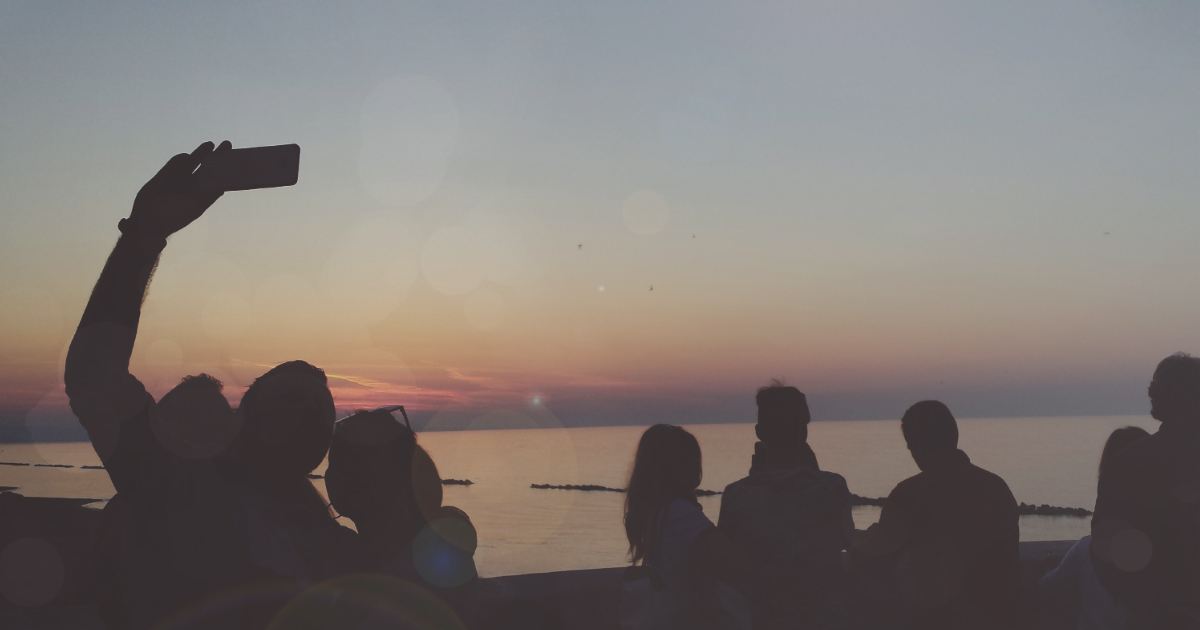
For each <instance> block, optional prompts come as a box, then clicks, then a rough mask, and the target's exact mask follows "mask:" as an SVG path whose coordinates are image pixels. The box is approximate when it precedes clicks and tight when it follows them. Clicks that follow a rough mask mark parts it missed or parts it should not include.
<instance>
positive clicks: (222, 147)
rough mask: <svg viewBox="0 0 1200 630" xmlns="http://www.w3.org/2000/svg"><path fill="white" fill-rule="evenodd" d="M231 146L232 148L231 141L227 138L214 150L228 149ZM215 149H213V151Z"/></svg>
mask: <svg viewBox="0 0 1200 630" xmlns="http://www.w3.org/2000/svg"><path fill="white" fill-rule="evenodd" d="M232 148H233V143H231V142H230V141H228V140H224V141H222V142H221V144H219V145H217V148H216V151H228V150H230V149H232ZM216 151H214V153H215V152H216Z"/></svg>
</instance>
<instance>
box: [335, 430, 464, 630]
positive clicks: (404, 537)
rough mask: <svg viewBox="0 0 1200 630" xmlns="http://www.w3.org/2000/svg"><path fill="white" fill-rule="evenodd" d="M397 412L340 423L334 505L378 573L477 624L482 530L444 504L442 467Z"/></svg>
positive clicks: (458, 511) (336, 450)
mask: <svg viewBox="0 0 1200 630" xmlns="http://www.w3.org/2000/svg"><path fill="white" fill-rule="evenodd" d="M391 409H394V408H389V407H383V408H379V409H374V410H371V411H359V412H357V413H354V414H353V415H350V416H348V417H346V418H344V419H342V420H340V421H339V422H338V423H337V428H336V430H335V431H334V437H333V443H332V445H331V446H330V448H329V467H328V469H326V471H325V488H326V490H328V492H329V499H330V502H331V504H332V505H333V508H334V509H336V510H337V511H338V513H339V514H341V515H342V516H345V517H347V518H349V519H350V520H352V521H354V525H355V527H357V528H358V533H359V536H360V537H361V538H362V540H363V541H364V542H365V543H366V545H367V546H368V548H369V549H370V550H371V551H372V553H373V554H374V556H375V560H376V565H375V570H376V571H378V572H381V573H386V574H388V575H392V576H395V577H398V578H401V579H404V580H407V581H409V582H411V583H413V584H416V585H418V586H420V587H422V588H423V589H425V590H427V591H429V592H431V593H433V594H435V595H437V596H438V597H439V598H440V599H442V600H443V601H444V602H445V603H446V604H448V605H449V606H450V607H451V608H452V609H453V610H454V611H455V612H456V613H458V615H459V617H460V618H463V621H464V622H471V621H473V618H472V613H474V612H475V610H474V609H475V608H477V606H476V605H475V604H476V602H475V595H476V583H477V580H476V573H475V561H474V558H473V555H474V553H475V548H476V544H477V538H476V533H475V528H474V526H472V524H471V520H470V519H469V518H468V517H467V515H466V514H465V513H464V512H463V511H462V510H459V509H458V508H455V507H450V506H443V505H442V480H441V478H440V477H439V475H438V470H437V466H436V465H435V464H434V462H433V459H432V458H430V457H429V454H428V453H427V452H426V451H425V449H423V448H421V446H420V445H419V444H417V438H416V434H415V433H413V431H412V430H411V429H410V428H409V427H407V426H406V425H404V424H401V423H399V422H397V421H396V419H395V418H394V417H393V416H392V414H391Z"/></svg>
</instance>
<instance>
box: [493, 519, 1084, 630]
mask: <svg viewBox="0 0 1200 630" xmlns="http://www.w3.org/2000/svg"><path fill="white" fill-rule="evenodd" d="M1074 544H1075V541H1073V540H1055V541H1044V542H1023V543H1021V571H1022V577H1023V578H1024V580H1025V586H1026V593H1027V595H1028V596H1029V597H1030V601H1031V602H1032V601H1033V599H1032V595H1033V587H1034V586H1035V585H1036V584H1037V579H1038V578H1039V577H1041V575H1042V573H1043V572H1045V570H1046V568H1047V565H1049V566H1053V565H1051V564H1049V563H1050V562H1054V563H1057V562H1058V561H1059V560H1061V559H1062V557H1063V555H1064V554H1066V552H1067V551H1068V550H1069V549H1070V548H1071V546H1072V545H1074ZM623 571H624V569H623V568H613V569H589V570H583V571H559V572H555V573H535V574H531V575H510V576H505V577H497V578H488V579H484V580H480V582H481V591H482V593H481V596H482V600H483V601H482V603H483V606H484V607H485V609H487V610H488V612H489V613H492V614H494V613H495V612H496V611H499V610H503V609H504V608H505V607H506V606H507V607H511V608H516V607H517V606H518V605H519V606H522V607H527V608H529V609H532V610H534V611H536V612H530V613H526V614H527V615H528V617H529V619H530V620H531V621H533V623H534V625H533V626H532V627H545V628H563V629H569V630H614V629H616V628H618V623H617V606H618V604H619V603H620V600H621V574H622V572H623ZM1066 616H1067V617H1068V618H1069V617H1071V615H1070V614H1067V615H1066ZM1044 621H1046V625H1043V626H1042V627H1044V628H1057V627H1062V628H1073V627H1074V622H1073V621H1072V620H1070V619H1062V620H1060V619H1046V620H1044ZM522 627H525V626H522Z"/></svg>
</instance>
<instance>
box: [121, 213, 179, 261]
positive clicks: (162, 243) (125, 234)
mask: <svg viewBox="0 0 1200 630" xmlns="http://www.w3.org/2000/svg"><path fill="white" fill-rule="evenodd" d="M148 227H149V226H147V225H146V222H145V221H137V220H134V219H132V218H129V219H121V220H120V221H118V222H117V229H118V230H120V231H121V239H120V241H123V242H126V243H129V244H131V245H136V246H137V249H138V250H139V251H141V252H142V253H143V254H145V256H146V257H147V258H150V259H156V258H158V256H159V254H161V253H162V250H163V249H164V248H166V246H167V237H165V236H160V235H158V234H156V233H155V232H154V231H153V230H150V229H148Z"/></svg>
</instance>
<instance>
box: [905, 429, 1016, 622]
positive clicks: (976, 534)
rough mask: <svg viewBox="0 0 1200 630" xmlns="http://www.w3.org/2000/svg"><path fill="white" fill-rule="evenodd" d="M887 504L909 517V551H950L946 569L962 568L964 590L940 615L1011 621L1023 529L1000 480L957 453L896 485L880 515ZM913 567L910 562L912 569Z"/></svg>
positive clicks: (1008, 492)
mask: <svg viewBox="0 0 1200 630" xmlns="http://www.w3.org/2000/svg"><path fill="white" fill-rule="evenodd" d="M892 503H895V504H896V507H897V508H900V509H908V510H910V511H911V518H912V523H913V525H912V532H913V534H912V541H911V543H910V544H911V546H910V548H909V549H910V550H912V551H915V550H916V549H937V550H938V551H939V553H942V554H945V553H947V552H949V553H950V554H953V555H952V556H951V557H952V558H954V559H955V560H952V561H951V562H948V563H946V564H945V565H943V566H944V567H947V568H949V567H954V566H955V565H954V561H957V562H958V563H959V564H958V565H957V568H959V569H961V571H962V573H961V579H962V582H961V586H962V590H961V592H959V593H957V596H956V597H955V596H951V598H950V601H949V602H947V605H946V611H944V612H947V613H949V614H950V615H952V616H955V617H960V616H962V615H968V616H974V615H982V616H984V617H987V618H993V619H1009V618H1010V617H1011V613H1012V612H1013V611H1015V610H1016V609H1017V607H1018V606H1019V604H1020V600H1021V584H1020V562H1019V558H1020V551H1019V547H1018V544H1019V540H1020V530H1019V528H1018V514H1017V502H1016V500H1015V499H1014V498H1013V495H1012V492H1011V491H1010V490H1009V488H1008V485H1007V484H1006V483H1004V480H1003V479H1001V478H1000V477H998V476H996V475H994V474H992V473H990V472H988V471H986V470H984V469H982V468H980V467H978V466H975V465H974V464H972V463H971V462H970V459H969V458H968V457H967V455H966V454H965V453H963V452H962V451H958V450H956V451H953V452H952V453H951V454H949V455H948V456H947V457H945V459H943V460H941V461H939V462H937V463H936V464H934V465H933V466H931V467H930V468H928V469H927V470H924V471H922V472H921V473H919V474H917V475H916V476H914V477H911V478H909V479H907V480H905V481H903V482H901V483H900V484H899V485H898V486H897V487H896V489H895V490H894V491H893V492H892V494H891V495H889V496H888V500H887V507H885V509H888V508H890V507H891V504H892ZM901 506H904V507H901ZM943 557H944V556H943ZM918 561H919V560H918V558H917V557H915V556H910V562H911V563H913V564H916V563H917V562H918ZM952 570H953V569H952ZM947 577H949V576H947ZM951 579H953V578H951ZM951 585H952V584H951ZM936 614H940V613H935V614H934V616H936Z"/></svg>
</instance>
